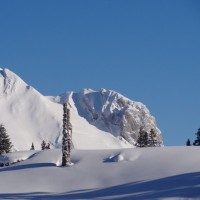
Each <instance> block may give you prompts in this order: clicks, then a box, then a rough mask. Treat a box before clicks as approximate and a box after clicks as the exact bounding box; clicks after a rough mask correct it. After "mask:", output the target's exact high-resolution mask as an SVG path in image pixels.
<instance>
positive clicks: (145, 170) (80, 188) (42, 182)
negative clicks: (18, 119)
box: [0, 147, 200, 200]
mask: <svg viewBox="0 0 200 200" xmlns="http://www.w3.org/2000/svg"><path fill="white" fill-rule="evenodd" d="M199 153H200V148H198V147H171V148H169V147H168V148H166V147H163V148H143V149H118V150H74V151H73V152H72V162H73V163H74V165H73V166H71V167H60V163H61V150H46V151H40V152H38V151H37V152H34V151H27V152H16V153H11V154H8V155H7V156H8V159H9V160H13V161H14V160H16V159H22V158H23V159H26V160H25V161H23V162H20V163H17V164H15V165H12V166H9V167H3V168H0V179H1V180H3V182H4V184H1V187H0V199H13V198H14V199H97V198H98V199H137V200H138V199H139V200H140V199H200V184H199V183H200V181H199V180H200V158H199Z"/></svg>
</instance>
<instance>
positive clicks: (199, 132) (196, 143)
mask: <svg viewBox="0 0 200 200" xmlns="http://www.w3.org/2000/svg"><path fill="white" fill-rule="evenodd" d="M195 135H196V139H195V140H194V142H193V143H191V141H190V139H188V140H187V142H186V146H192V145H193V146H200V128H199V129H198V130H197V132H196V133H195Z"/></svg>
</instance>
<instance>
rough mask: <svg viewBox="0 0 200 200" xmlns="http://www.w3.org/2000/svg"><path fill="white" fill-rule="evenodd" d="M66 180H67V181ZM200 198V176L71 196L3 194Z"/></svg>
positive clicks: (44, 195)
mask: <svg viewBox="0 0 200 200" xmlns="http://www.w3.org/2000/svg"><path fill="white" fill-rule="evenodd" d="M66 178H67V177H66ZM170 197H171V198H198V197H200V172H196V173H189V174H182V175H177V176H172V177H166V178H162V179H157V180H151V181H144V182H135V183H134V182H133V183H128V184H123V185H117V186H113V187H108V188H103V189H96V190H79V191H72V192H69V193H62V194H61V193H59V194H54V193H28V194H26V193H25V194H0V199H32V200H36V199H37V200H38V199H44V200H47V199H50V200H53V199H55V200H61V199H124V200H132V199H137V200H147V199H157V200H158V199H160V198H170Z"/></svg>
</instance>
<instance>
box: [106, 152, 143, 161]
mask: <svg viewBox="0 0 200 200" xmlns="http://www.w3.org/2000/svg"><path fill="white" fill-rule="evenodd" d="M139 157H140V153H138V152H135V153H134V154H133V151H132V150H131V151H128V150H126V151H122V152H120V153H118V154H116V155H111V156H109V157H108V158H106V159H105V161H106V162H122V161H126V162H129V161H136V160H137V159H138V158H139Z"/></svg>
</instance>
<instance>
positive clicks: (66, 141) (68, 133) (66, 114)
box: [62, 103, 72, 166]
mask: <svg viewBox="0 0 200 200" xmlns="http://www.w3.org/2000/svg"><path fill="white" fill-rule="evenodd" d="M71 147H72V125H71V123H70V110H69V109H68V108H67V103H64V104H63V142H62V166H66V165H71V158H70V153H71Z"/></svg>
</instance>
